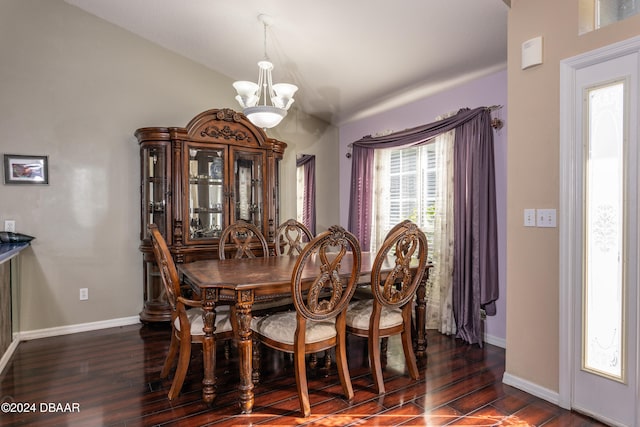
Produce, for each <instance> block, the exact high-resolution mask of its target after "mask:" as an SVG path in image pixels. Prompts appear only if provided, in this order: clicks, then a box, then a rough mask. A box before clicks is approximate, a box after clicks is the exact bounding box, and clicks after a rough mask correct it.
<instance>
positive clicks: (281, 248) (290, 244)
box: [275, 219, 313, 256]
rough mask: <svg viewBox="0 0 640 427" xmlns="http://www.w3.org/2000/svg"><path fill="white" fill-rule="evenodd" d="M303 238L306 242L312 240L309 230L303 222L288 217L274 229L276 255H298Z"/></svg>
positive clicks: (300, 251)
mask: <svg viewBox="0 0 640 427" xmlns="http://www.w3.org/2000/svg"><path fill="white" fill-rule="evenodd" d="M304 239H306V241H307V242H310V241H311V240H313V234H311V231H309V229H308V228H307V226H306V225H304V224H303V223H301V222H299V221H296V220H295V219H288V220H287V221H285V222H283V223H282V224H280V226H279V227H278V230H276V245H275V249H276V255H277V256H280V255H283V254H284V255H299V254H300V253H302V248H303V242H304Z"/></svg>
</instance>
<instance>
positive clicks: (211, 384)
mask: <svg viewBox="0 0 640 427" xmlns="http://www.w3.org/2000/svg"><path fill="white" fill-rule="evenodd" d="M206 294H207V293H206V292H205V297H204V300H203V303H202V309H203V310H204V313H203V314H202V317H203V321H204V328H203V331H204V339H203V342H202V355H203V361H202V362H203V363H202V364H203V368H204V376H203V378H202V400H203V401H204V402H205V403H207V404H210V403H212V402H213V400H214V399H215V398H216V376H215V370H216V351H215V348H216V337H215V324H216V312H215V302H214V300H213V299H212V298H215V294H213V295H206Z"/></svg>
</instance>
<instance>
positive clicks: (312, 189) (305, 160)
mask: <svg viewBox="0 0 640 427" xmlns="http://www.w3.org/2000/svg"><path fill="white" fill-rule="evenodd" d="M296 166H297V167H300V166H302V167H303V168H304V169H303V173H304V194H303V196H302V198H303V202H302V203H303V206H302V223H303V224H304V225H306V226H307V228H308V229H309V231H311V234H313V235H314V236H315V235H316V156H314V155H311V154H303V155H301V156H300V157H299V158H297V159H296Z"/></svg>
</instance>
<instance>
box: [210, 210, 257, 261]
mask: <svg viewBox="0 0 640 427" xmlns="http://www.w3.org/2000/svg"><path fill="white" fill-rule="evenodd" d="M229 236H230V237H231V243H233V248H234V249H235V254H234V256H233V258H245V257H246V258H255V257H256V254H254V253H253V250H252V245H253V243H258V244H260V248H261V249H262V256H264V257H268V256H269V246H268V245H267V239H265V238H264V236H263V235H262V233H261V232H260V230H258V227H256V226H255V225H253V224H252V223H250V222H246V221H243V220H241V219H239V220H237V221H236V222H234V223H233V224H230V225H229V226H227V227H226V228H225V229H224V230H223V231H222V234H221V235H220V243H219V245H218V257H219V258H220V259H225V258H226V254H225V246H226V243H227V240H228V239H229Z"/></svg>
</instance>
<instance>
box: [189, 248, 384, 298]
mask: <svg viewBox="0 0 640 427" xmlns="http://www.w3.org/2000/svg"><path fill="white" fill-rule="evenodd" d="M375 257H376V253H374V252H362V255H361V260H360V271H361V276H368V275H370V274H371V269H372V268H373V264H374V262H375ZM297 260H298V257H297V256H293V255H281V256H273V257H260V258H239V259H235V258H234V259H224V260H214V259H210V260H201V261H194V262H191V263H188V264H178V271H179V272H180V273H182V274H183V275H184V276H186V277H187V278H188V280H189V281H190V282H192V283H193V284H195V285H196V286H198V287H200V288H220V289H232V290H236V291H238V290H249V289H252V290H256V291H259V290H260V289H261V288H265V287H268V288H269V289H270V291H272V292H274V291H277V290H278V289H280V288H281V289H282V290H288V289H290V286H291V275H292V273H293V269H294V267H295V264H296V262H297ZM393 260H394V258H393V257H389V258H388V259H387V260H386V261H385V263H384V264H383V268H382V270H383V271H385V270H387V271H390V270H391V269H392V268H393V266H394V264H395V262H394V261H393ZM352 263H353V256H352V255H351V253H347V254H345V256H344V258H343V259H342V261H341V263H340V271H341V272H344V274H345V276H348V275H349V274H350V272H351V266H352ZM319 264H320V261H319V259H317V256H314V257H313V259H312V260H311V261H310V262H309V263H308V264H307V267H306V268H305V270H304V271H303V274H302V279H303V280H304V279H310V280H311V279H313V278H315V277H316V276H317V274H318V268H319ZM305 272H307V273H306V274H305Z"/></svg>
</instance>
